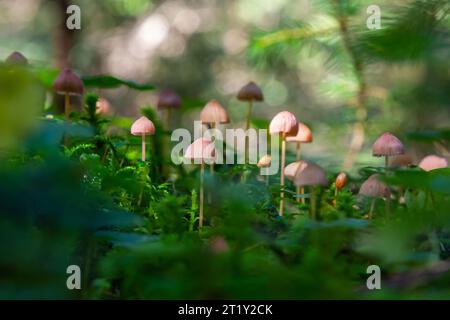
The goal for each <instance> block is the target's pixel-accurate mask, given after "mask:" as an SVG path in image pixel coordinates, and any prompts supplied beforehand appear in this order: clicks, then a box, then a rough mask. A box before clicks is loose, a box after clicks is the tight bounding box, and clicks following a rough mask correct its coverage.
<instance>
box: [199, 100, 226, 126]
mask: <svg viewBox="0 0 450 320" xmlns="http://www.w3.org/2000/svg"><path fill="white" fill-rule="evenodd" d="M200 121H201V122H203V123H229V122H230V119H229V118H228V113H227V111H226V110H225V108H224V107H222V105H221V104H220V103H219V101H217V100H211V101H209V102H208V103H207V104H206V105H205V107H204V108H203V109H202V111H201V112H200Z"/></svg>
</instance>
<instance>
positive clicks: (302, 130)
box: [286, 122, 313, 161]
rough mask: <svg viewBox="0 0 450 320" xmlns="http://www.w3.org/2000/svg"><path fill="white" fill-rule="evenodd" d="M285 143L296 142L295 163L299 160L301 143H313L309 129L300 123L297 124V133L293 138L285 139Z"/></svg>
mask: <svg viewBox="0 0 450 320" xmlns="http://www.w3.org/2000/svg"><path fill="white" fill-rule="evenodd" d="M286 141H287V142H296V143H297V149H296V150H297V152H296V155H297V161H298V160H300V144H301V143H311V142H312V141H313V136H312V132H311V129H309V127H308V126H307V125H305V124H304V123H302V122H299V123H298V131H297V134H296V135H295V136H293V137H287V138H286Z"/></svg>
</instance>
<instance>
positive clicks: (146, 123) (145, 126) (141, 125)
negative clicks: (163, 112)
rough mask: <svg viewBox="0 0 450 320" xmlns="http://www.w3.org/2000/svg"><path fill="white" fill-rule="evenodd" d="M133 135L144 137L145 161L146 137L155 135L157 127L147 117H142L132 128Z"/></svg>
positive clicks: (143, 150)
mask: <svg viewBox="0 0 450 320" xmlns="http://www.w3.org/2000/svg"><path fill="white" fill-rule="evenodd" d="M131 134H132V135H134V136H141V137H142V161H145V158H146V157H145V136H146V135H154V134H155V126H154V125H153V122H151V121H150V120H149V119H148V118H147V117H140V118H139V119H137V120H136V121H135V122H134V123H133V125H132V126H131Z"/></svg>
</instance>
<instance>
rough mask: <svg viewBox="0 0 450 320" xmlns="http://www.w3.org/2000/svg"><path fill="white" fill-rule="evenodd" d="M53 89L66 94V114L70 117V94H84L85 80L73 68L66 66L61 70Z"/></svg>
mask: <svg viewBox="0 0 450 320" xmlns="http://www.w3.org/2000/svg"><path fill="white" fill-rule="evenodd" d="M53 90H54V91H55V92H56V93H59V94H63V95H64V97H65V99H64V114H65V116H66V118H68V117H69V114H70V96H71V95H83V91H84V86H83V81H81V79H80V78H79V77H78V76H77V75H76V74H75V73H73V71H72V70H70V69H68V68H66V69H64V70H63V71H61V73H60V74H59V75H58V77H57V78H56V80H55V82H53Z"/></svg>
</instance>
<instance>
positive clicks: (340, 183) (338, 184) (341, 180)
mask: <svg viewBox="0 0 450 320" xmlns="http://www.w3.org/2000/svg"><path fill="white" fill-rule="evenodd" d="M346 184H347V174H346V173H345V172H341V173H339V174H338V175H337V177H336V181H335V183H334V185H335V189H334V200H333V205H334V206H336V204H337V195H338V192H339V191H340V190H342V188H344V187H345V185H346Z"/></svg>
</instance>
